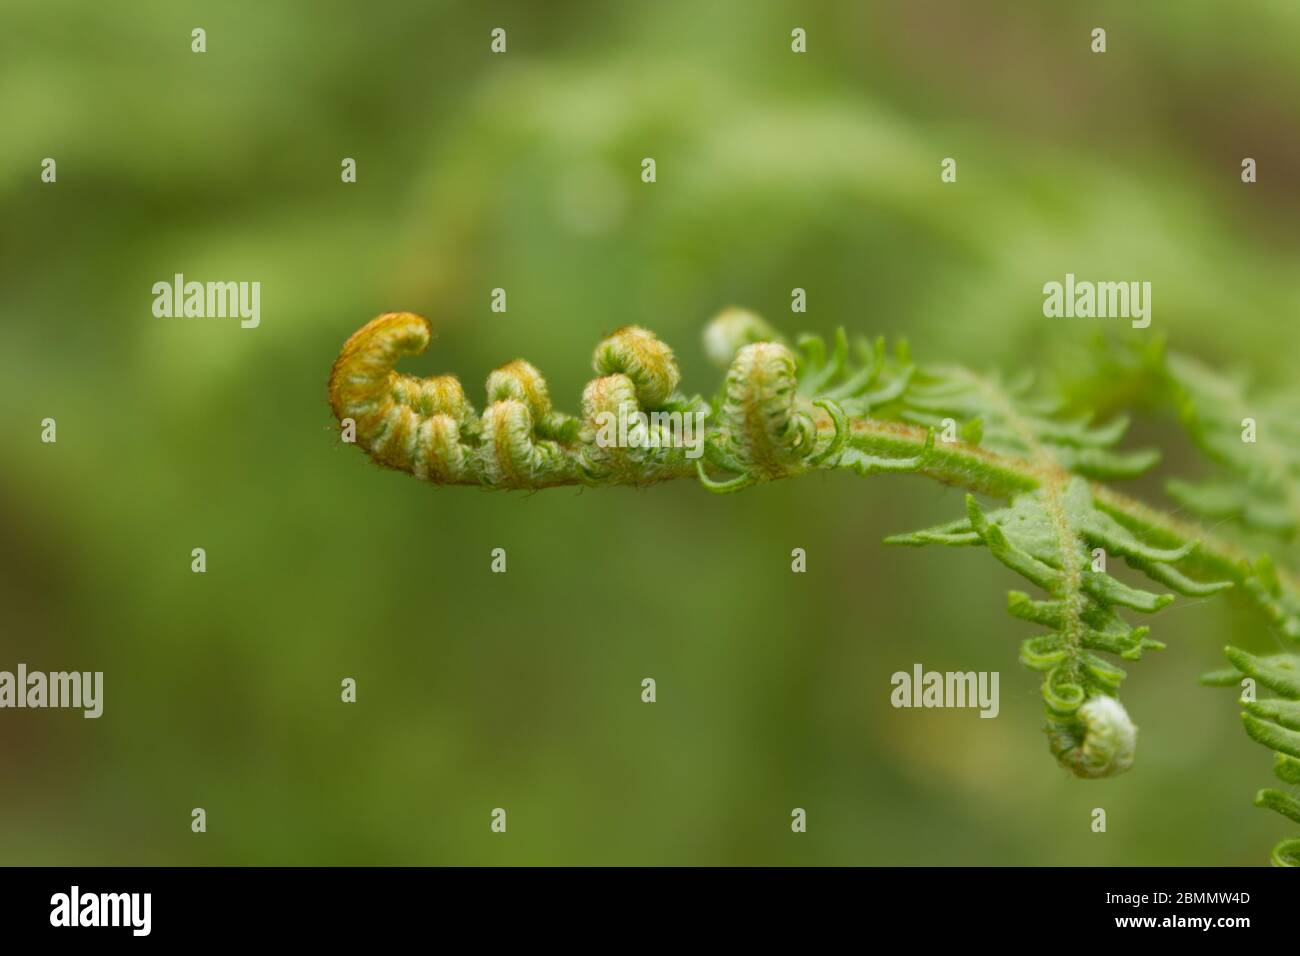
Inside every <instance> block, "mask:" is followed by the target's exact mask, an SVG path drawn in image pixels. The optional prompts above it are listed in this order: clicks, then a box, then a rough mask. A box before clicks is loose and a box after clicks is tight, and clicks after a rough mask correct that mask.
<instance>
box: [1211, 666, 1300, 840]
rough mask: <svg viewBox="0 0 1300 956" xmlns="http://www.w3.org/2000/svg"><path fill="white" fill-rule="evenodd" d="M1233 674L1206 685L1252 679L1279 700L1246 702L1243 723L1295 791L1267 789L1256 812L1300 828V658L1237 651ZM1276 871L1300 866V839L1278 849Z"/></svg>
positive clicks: (1218, 676) (1249, 699)
mask: <svg viewBox="0 0 1300 956" xmlns="http://www.w3.org/2000/svg"><path fill="white" fill-rule="evenodd" d="M1224 652H1225V653H1226V654H1227V655H1228V660H1229V661H1231V662H1232V665H1233V666H1232V668H1230V669H1228V670H1223V671H1216V672H1214V673H1212V674H1206V675H1205V676H1204V677H1202V678H1201V681H1202V683H1205V684H1210V685H1213V686H1241V685H1242V683H1243V681H1244V680H1245V679H1246V678H1250V679H1251V680H1253V681H1254V682H1255V683H1256V684H1257V685H1259V686H1262V687H1264V688H1266V689H1267V690H1270V691H1272V692H1273V693H1275V694H1277V695H1279V696H1278V697H1276V698H1268V699H1262V700H1257V699H1255V697H1254V694H1249V695H1246V696H1243V698H1242V699H1241V701H1240V704H1241V707H1242V713H1241V721H1242V724H1243V725H1244V727H1245V729H1246V733H1247V734H1248V735H1249V736H1250V738H1251V739H1252V740H1254V741H1256V742H1257V743H1260V744H1263V745H1264V746H1265V747H1267V748H1269V749H1270V750H1272V751H1273V752H1274V753H1273V772H1274V774H1275V775H1276V776H1277V778H1278V779H1279V780H1281V781H1282V782H1283V783H1285V784H1289V785H1290V788H1291V790H1290V792H1286V791H1283V790H1278V789H1276V788H1272V787H1266V788H1264V789H1262V790H1260V791H1259V792H1258V793H1256V794H1255V806H1257V807H1263V808H1265V809H1268V810H1274V811H1276V812H1278V813H1280V814H1282V815H1283V816H1284V817H1287V818H1288V819H1290V820H1292V821H1294V822H1295V823H1300V799H1297V796H1296V794H1297V792H1298V791H1300V655H1296V654H1274V655H1271V656H1268V657H1256V656H1255V655H1253V654H1248V653H1246V652H1245V651H1243V650H1239V649H1238V648H1235V647H1228V648H1225V651H1224ZM1272 860H1273V865H1274V866H1300V837H1296V838H1292V839H1288V840H1283V841H1282V842H1281V843H1279V844H1278V845H1277V846H1276V847H1274V848H1273V856H1272Z"/></svg>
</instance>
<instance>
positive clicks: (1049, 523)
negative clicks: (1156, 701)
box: [329, 309, 1300, 806]
mask: <svg viewBox="0 0 1300 956" xmlns="http://www.w3.org/2000/svg"><path fill="white" fill-rule="evenodd" d="M430 337H431V331H430V326H429V323H428V321H427V320H425V319H423V318H421V317H420V316H417V315H413V314H411V313H404V312H403V313H391V314H388V315H381V316H379V317H378V318H376V319H374V320H373V321H371V322H370V323H368V324H367V325H366V326H364V327H363V328H362V329H361V330H360V331H358V332H357V333H356V334H355V335H353V336H352V337H351V338H350V339H348V341H347V342H346V343H345V344H344V346H343V349H342V351H341V353H340V354H339V357H338V360H337V361H336V362H335V364H334V369H333V373H332V374H331V376H330V384H329V393H330V403H331V406H332V407H333V410H334V415H335V417H336V418H338V419H339V421H340V423H341V424H342V425H343V427H344V430H345V435H346V434H347V431H348V428H349V426H350V427H351V428H352V429H354V434H355V443H356V444H358V445H359V446H360V447H361V448H362V449H363V450H364V451H365V452H366V453H367V454H368V455H370V457H371V458H372V459H373V460H374V461H375V462H377V463H378V464H380V465H383V466H385V467H389V468H395V469H398V470H401V471H406V472H409V473H411V474H413V475H415V476H416V477H418V478H421V479H423V480H426V481H430V482H433V483H435V484H460V485H476V486H479V487H483V488H488V489H505V490H510V489H514V490H530V491H531V490H537V489H542V488H549V487H555V486H563V485H590V486H605V485H648V484H652V483H655V482H659V481H664V480H668V479H672V478H693V479H695V480H697V481H698V482H699V483H700V484H701V486H702V487H704V488H705V489H707V490H709V491H712V492H717V493H729V492H736V491H741V490H743V489H745V488H748V487H750V486H752V485H755V484H759V483H763V482H768V481H774V480H777V479H781V478H790V477H796V476H798V475H801V474H805V473H807V472H812V471H826V470H837V469H843V470H847V471H850V472H852V473H854V474H857V475H860V476H863V477H866V476H870V475H873V474H876V473H881V472H905V473H913V474H918V475H924V476H926V477H928V478H931V479H933V480H936V481H939V482H943V483H944V484H948V485H952V486H956V487H960V488H963V489H965V490H966V491H968V492H970V494H968V496H967V498H966V509H965V513H964V514H962V515H959V516H957V517H956V518H955V519H954V520H951V521H948V522H946V523H943V524H939V525H936V526H934V527H932V528H927V529H924V530H920V531H913V532H910V533H906V534H899V535H895V536H894V537H892V538H890V539H888V543H890V544H894V545H906V546H918V547H919V546H930V545H944V546H949V547H966V548H983V549H985V550H987V551H988V552H989V553H990V554H991V555H992V556H993V557H994V558H995V559H996V560H998V561H999V562H1001V563H1002V564H1004V565H1005V566H1006V567H1008V568H1010V569H1011V570H1012V571H1014V572H1016V573H1017V574H1019V575H1020V576H1021V577H1022V578H1024V579H1025V580H1026V581H1027V582H1028V583H1029V584H1031V585H1032V586H1033V588H1034V589H1035V590H1036V591H1037V592H1038V596H1033V595H1031V594H1029V593H1027V592H1022V591H1013V592H1011V593H1010V594H1009V595H1008V604H1007V606H1008V610H1009V611H1010V613H1011V614H1012V616H1014V617H1016V618H1018V619H1020V620H1022V621H1025V622H1028V623H1029V624H1031V625H1033V626H1034V627H1035V628H1036V629H1037V631H1038V633H1037V634H1036V635H1034V636H1031V637H1029V638H1028V639H1026V640H1025V641H1024V642H1023V643H1022V645H1021V650H1020V659H1021V661H1022V662H1023V663H1024V664H1025V665H1026V666H1027V667H1028V668H1030V669H1031V670H1034V671H1036V672H1038V673H1040V674H1041V675H1042V696H1043V701H1044V708H1045V713H1046V720H1047V725H1046V733H1047V739H1048V745H1049V748H1050V750H1051V752H1052V754H1053V755H1054V756H1055V757H1056V759H1057V760H1058V762H1059V763H1060V764H1061V765H1062V766H1064V767H1066V768H1067V769H1069V770H1070V771H1071V772H1072V773H1074V774H1076V775H1078V776H1080V777H1084V778H1099V777H1108V776H1113V775H1115V774H1118V773H1122V772H1124V771H1125V770H1127V769H1129V767H1131V766H1132V765H1133V762H1134V758H1135V754H1136V747H1137V728H1136V727H1135V726H1134V723H1133V721H1132V719H1131V718H1130V716H1129V714H1128V713H1127V711H1126V710H1125V708H1124V706H1123V705H1122V704H1121V703H1120V702H1119V688H1120V684H1121V682H1122V680H1123V679H1124V676H1125V671H1124V670H1123V669H1122V668H1121V667H1120V666H1118V665H1117V663H1115V659H1118V660H1120V661H1125V662H1128V661H1137V660H1139V659H1140V658H1141V657H1142V656H1143V655H1144V654H1145V653H1146V652H1148V651H1154V650H1159V649H1161V648H1162V647H1163V645H1162V644H1161V643H1159V642H1158V641H1156V640H1153V639H1152V638H1151V637H1149V636H1148V635H1149V628H1148V627H1146V626H1144V625H1139V626H1135V625H1133V624H1130V623H1129V622H1128V621H1127V620H1126V618H1125V617H1124V614H1125V613H1126V612H1127V613H1133V612H1136V613H1139V614H1151V613H1154V612H1157V611H1159V610H1161V609H1162V608H1164V607H1166V606H1168V605H1169V604H1170V603H1171V602H1173V601H1174V600H1175V599H1176V595H1182V596H1189V597H1205V596H1208V595H1211V594H1215V593H1217V592H1219V591H1222V590H1224V589H1226V588H1230V587H1234V586H1236V587H1238V588H1240V589H1242V590H1243V591H1244V592H1245V593H1246V594H1247V595H1248V596H1250V597H1252V598H1253V599H1254V600H1255V601H1256V602H1257V604H1258V605H1259V606H1260V607H1261V609H1263V610H1264V612H1265V614H1266V615H1267V617H1268V619H1269V620H1270V621H1271V622H1273V623H1275V624H1277V625H1278V626H1279V627H1281V628H1282V629H1283V630H1284V631H1286V632H1287V633H1294V634H1300V598H1298V597H1297V594H1298V593H1300V592H1298V590H1297V588H1296V586H1295V582H1294V579H1292V578H1289V577H1283V576H1280V575H1278V574H1270V573H1267V572H1266V569H1267V567H1269V566H1268V565H1267V562H1266V560H1265V559H1261V558H1259V557H1257V556H1254V555H1251V554H1249V553H1248V552H1246V551H1243V550H1241V549H1239V548H1238V547H1236V546H1234V545H1233V544H1231V543H1229V542H1226V541H1222V540H1219V539H1218V538H1216V537H1215V536H1213V535H1211V534H1209V533H1207V532H1206V531H1204V530H1203V529H1201V528H1200V527H1199V526H1197V525H1195V524H1192V523H1189V522H1186V521H1182V520H1179V519H1176V518H1174V517H1171V516H1169V515H1167V514H1165V513H1164V512H1162V511H1160V510H1158V509H1155V508H1151V507H1149V506H1147V505H1144V504H1142V503H1141V502H1138V501H1136V500H1134V499H1132V498H1130V497H1128V496H1127V495H1123V494H1121V493H1119V492H1117V491H1115V490H1114V489H1113V488H1112V487H1111V485H1110V482H1113V481H1115V480H1118V479H1124V478H1130V477H1134V476H1136V475H1139V474H1141V473H1143V472H1144V471H1145V470H1146V469H1148V468H1150V467H1151V466H1152V465H1153V464H1154V463H1155V461H1156V460H1157V458H1158V455H1157V454H1156V453H1155V452H1152V451H1147V450H1141V449H1137V450H1132V449H1123V448H1121V447H1120V441H1121V439H1122V438H1123V435H1124V432H1125V429H1126V425H1127V422H1126V420H1124V419H1123V418H1113V419H1111V420H1109V421H1104V422H1094V421H1092V420H1091V417H1085V416H1079V415H1076V414H1072V413H1070V412H1069V411H1068V410H1067V409H1066V408H1064V407H1063V406H1062V405H1061V404H1060V403H1059V402H1057V401H1054V400H1051V399H1048V398H1045V397H1043V396H1041V395H1037V394H1035V393H1034V391H1033V389H1032V383H1031V381H1029V380H1028V379H1015V380H1010V381H1007V380H1004V379H1002V378H1001V377H999V376H996V375H989V376H986V375H979V374H976V373H975V372H973V371H970V370H968V369H965V368H962V367H958V366H951V365H923V364H918V363H916V362H914V361H913V359H912V357H911V354H910V351H909V349H908V348H907V346H906V344H905V343H900V344H899V345H897V346H896V347H895V348H893V349H892V350H891V349H889V348H887V346H886V343H885V341H884V340H883V339H875V340H870V339H865V338H860V339H857V340H855V341H853V342H850V340H849V337H848V336H847V335H846V334H845V333H844V332H843V330H841V331H839V332H838V333H837V334H836V336H835V338H834V340H833V341H832V342H831V343H829V345H828V343H826V342H825V341H824V340H822V339H821V338H818V337H815V336H802V337H800V338H798V339H797V340H796V341H794V342H793V343H792V342H790V341H789V340H787V339H786V338H785V337H784V336H782V335H781V334H779V333H778V332H777V331H776V330H774V329H773V328H772V327H771V326H769V325H768V324H767V323H766V322H764V321H763V320H762V319H761V318H759V317H758V316H756V315H754V314H753V313H750V312H747V311H743V310H739V309H729V310H727V311H725V312H723V313H722V314H721V315H719V316H717V317H716V318H715V319H714V320H713V321H712V322H711V323H710V324H709V325H708V327H707V328H706V330H705V333H704V344H705V350H706V352H707V354H708V355H709V357H710V358H711V359H712V360H713V361H714V362H715V363H716V364H718V365H720V366H722V367H724V368H726V374H725V377H724V379H723V384H722V388H721V389H720V391H719V393H718V394H717V395H716V396H715V397H714V398H713V399H712V400H709V401H706V400H704V399H702V398H700V397H688V396H686V395H684V394H683V393H681V392H680V391H679V384H680V374H679V372H678V368H677V364H676V361H675V360H674V358H673V353H672V350H671V349H670V348H669V347H668V346H667V345H665V344H664V343H663V342H661V341H659V339H658V338H656V337H655V335H654V334H653V333H652V332H649V331H647V330H645V329H642V328H637V327H628V328H624V329H621V330H619V331H617V332H614V333H613V334H612V335H610V336H609V337H607V338H606V339H604V340H603V341H601V342H600V343H599V344H598V345H597V347H596V350H595V353H594V355H593V359H592V365H593V368H594V370H595V372H596V375H597V377H596V378H594V379H592V380H591V381H590V382H589V383H588V384H587V386H586V388H585V389H584V390H583V394H582V404H581V412H580V414H579V415H577V416H570V415H568V414H566V413H564V412H560V411H558V410H557V409H555V408H554V406H553V405H552V403H551V398H550V395H549V392H548V390H547V387H546V382H545V380H544V379H543V377H542V375H541V373H540V372H538V370H537V369H536V368H534V367H533V366H532V365H530V364H529V363H528V362H525V361H523V360H515V361H513V362H510V363H508V364H506V365H503V366H501V367H500V368H498V369H496V370H495V371H493V372H492V373H491V374H490V375H489V376H488V379H487V387H486V403H487V404H486V407H485V409H484V411H483V412H482V414H478V413H476V412H475V410H474V408H473V406H472V405H471V404H470V403H469V401H468V399H467V398H466V396H465V392H464V389H463V388H462V387H461V385H460V382H459V381H458V380H457V379H456V378H454V377H452V376H435V377H431V378H426V379H417V378H413V377H412V376H409V375H405V374H402V373H399V372H397V371H396V369H395V365H396V363H397V361H398V360H399V359H400V358H402V357H403V356H407V355H414V354H417V353H419V352H422V351H423V350H424V349H425V348H426V347H427V345H428V343H429V340H430ZM1187 401H1188V402H1190V399H1188V400H1187ZM1190 408H1191V406H1190V405H1187V406H1186V407H1185V408H1184V420H1185V421H1188V422H1194V421H1200V419H1197V418H1196V417H1195V416H1194V415H1193V413H1192V411H1190ZM673 415H678V416H683V415H689V416H696V417H698V418H699V419H700V420H702V421H703V422H705V423H707V424H706V425H705V429H704V435H703V442H702V446H701V447H700V448H699V454H698V455H693V454H692V453H691V449H689V448H687V447H684V446H683V444H682V443H681V442H680V441H674V437H676V435H675V433H674V432H672V431H671V429H670V428H669V426H668V425H667V424H665V423H666V422H669V421H670V420H671V417H672V416H673ZM613 418H617V419H619V420H620V421H627V420H631V421H633V422H635V423H636V425H635V427H633V428H632V429H631V430H630V431H627V432H626V433H624V432H620V433H619V434H620V435H622V436H623V437H624V438H626V437H627V436H635V438H634V439H633V440H611V434H610V432H609V430H608V429H607V428H606V424H607V423H608V422H609V421H610V420H611V419H613ZM1207 440H1208V439H1207ZM1221 458H1226V456H1221ZM1226 460H1227V462H1228V463H1231V461H1232V459H1230V458H1227V459H1226ZM1287 464H1290V463H1287ZM1278 467H1281V466H1278ZM1275 472H1276V469H1274V471H1270V472H1268V473H1267V474H1266V475H1262V476H1259V478H1258V480H1259V481H1260V482H1261V483H1263V484H1266V485H1267V487H1268V488H1269V490H1270V494H1269V501H1270V509H1269V511H1268V512H1267V513H1266V514H1265V515H1263V516H1262V519H1261V520H1262V523H1268V524H1272V525H1274V526H1276V527H1281V528H1286V527H1288V523H1287V522H1286V521H1285V520H1282V519H1280V518H1278V517H1277V514H1276V512H1277V511H1278V510H1279V509H1284V508H1285V507H1286V506H1287V505H1290V504H1293V502H1294V499H1288V498H1286V497H1285V496H1284V492H1283V491H1279V490H1278V486H1279V484H1280V479H1279V478H1278V476H1277V474H1276V473H1275ZM976 496H981V497H982V498H984V499H991V500H992V501H993V503H994V504H993V505H992V506H991V505H989V504H983V503H981V501H980V498H977V497H976ZM1207 496H1208V498H1210V499H1211V500H1215V499H1214V496H1213V494H1208V495H1207V493H1202V494H1201V495H1200V498H1201V499H1203V500H1204V499H1206V498H1207ZM1184 497H1185V498H1186V499H1188V500H1191V499H1193V498H1196V497H1197V494H1196V493H1195V492H1187V493H1186V494H1185V495H1184ZM1111 559H1119V560H1123V561H1124V562H1125V563H1126V564H1127V565H1128V566H1129V567H1130V568H1132V569H1134V570H1135V571H1138V572H1140V573H1141V574H1143V575H1145V577H1146V578H1148V579H1149V580H1150V581H1151V582H1152V584H1153V585H1154V587H1155V590H1146V589H1142V588H1136V587H1133V586H1131V585H1129V584H1125V583H1124V582H1122V581H1120V580H1119V579H1118V578H1116V577H1114V576H1112V575H1111V574H1110V572H1109V571H1108V570H1107V561H1108V560H1111ZM1269 686H1276V685H1275V684H1270V685H1269ZM1287 714H1290V711H1287ZM1255 719H1258V720H1273V721H1274V723H1276V724H1277V725H1278V726H1279V727H1281V728H1283V729H1287V730H1288V731H1289V732H1290V731H1293V730H1300V728H1291V727H1290V726H1289V725H1287V724H1285V723H1282V722H1280V718H1279V717H1278V715H1277V714H1276V713H1274V711H1273V710H1269V711H1268V715H1266V716H1260V715H1255ZM1288 719H1290V718H1289V717H1288ZM1249 726H1250V725H1248V729H1249ZM1270 740H1272V738H1270ZM1271 745H1272V743H1271V742H1270V746H1271ZM1280 752H1284V751H1280ZM1294 756H1295V757H1296V758H1297V761H1298V762H1297V766H1300V754H1296V755H1294ZM1295 769H1296V768H1295V767H1292V766H1291V765H1290V764H1288V765H1287V772H1288V773H1292V772H1294V771H1295ZM1269 799H1270V800H1275V798H1269ZM1292 802H1294V801H1292ZM1298 806H1300V805H1298Z"/></svg>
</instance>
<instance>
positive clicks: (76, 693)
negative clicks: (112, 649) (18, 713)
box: [0, 664, 104, 718]
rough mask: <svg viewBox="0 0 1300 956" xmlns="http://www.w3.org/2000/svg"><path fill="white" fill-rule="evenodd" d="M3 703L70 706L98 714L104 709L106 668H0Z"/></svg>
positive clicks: (0, 701)
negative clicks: (5, 669) (57, 669)
mask: <svg viewBox="0 0 1300 956" xmlns="http://www.w3.org/2000/svg"><path fill="white" fill-rule="evenodd" d="M0 707H19V708H26V707H31V708H41V707H59V708H62V707H67V708H71V709H73V710H81V711H83V713H82V716H83V717H86V718H95V717H98V716H99V715H100V714H102V713H103V712H104V672H103V671H94V672H91V671H85V672H82V671H53V672H51V673H49V674H47V673H45V672H44V671H29V670H28V669H27V665H26V664H19V665H18V670H17V673H14V672H13V671H0Z"/></svg>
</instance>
